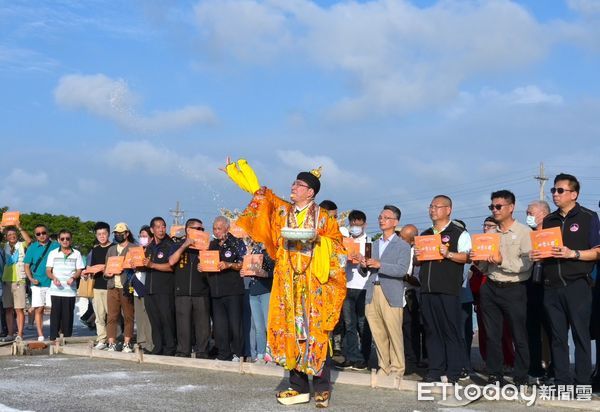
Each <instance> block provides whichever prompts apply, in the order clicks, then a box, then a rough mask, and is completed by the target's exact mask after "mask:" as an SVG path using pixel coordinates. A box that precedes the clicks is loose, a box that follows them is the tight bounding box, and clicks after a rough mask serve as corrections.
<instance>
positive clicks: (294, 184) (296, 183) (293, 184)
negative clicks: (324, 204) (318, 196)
mask: <svg viewBox="0 0 600 412" xmlns="http://www.w3.org/2000/svg"><path fill="white" fill-rule="evenodd" d="M294 186H300V187H305V188H307V189H310V186H309V185H305V184H303V183H301V182H299V181H297V180H296V181H295V182H293V183H292V187H294Z"/></svg>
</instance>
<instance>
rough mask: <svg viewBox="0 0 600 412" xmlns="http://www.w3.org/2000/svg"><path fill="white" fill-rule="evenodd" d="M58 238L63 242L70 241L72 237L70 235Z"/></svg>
mask: <svg viewBox="0 0 600 412" xmlns="http://www.w3.org/2000/svg"><path fill="white" fill-rule="evenodd" d="M58 240H60V241H61V242H65V241H70V240H71V238H70V237H61V238H60V239H58Z"/></svg>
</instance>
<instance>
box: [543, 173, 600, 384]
mask: <svg viewBox="0 0 600 412" xmlns="http://www.w3.org/2000/svg"><path fill="white" fill-rule="evenodd" d="M579 189H580V185H579V181H578V180H577V178H576V177H575V176H572V175H568V174H564V173H561V174H559V175H557V176H556V177H555V178H554V187H553V188H552V189H550V191H551V192H552V201H553V202H554V204H555V205H556V206H557V207H558V209H557V210H556V211H554V212H552V213H550V214H549V215H548V216H546V217H545V218H544V221H543V224H542V227H543V228H544V229H548V228H552V227H560V229H561V232H562V241H563V246H561V247H555V248H553V249H552V257H551V258H547V259H544V261H543V268H544V272H543V273H544V286H545V290H544V308H545V309H546V312H547V313H548V318H549V321H550V327H551V328H552V360H553V362H554V373H555V377H556V379H555V383H556V384H557V385H570V384H573V383H575V384H578V385H588V384H589V383H590V376H591V373H592V357H591V340H590V330H589V328H590V318H591V310H592V289H591V287H590V283H591V281H590V279H589V274H590V273H591V272H592V270H593V268H594V264H595V262H596V261H597V260H598V258H599V256H600V233H599V231H600V222H599V221H598V215H597V214H596V212H593V211H591V210H589V209H586V208H585V207H582V206H580V205H579V203H577V197H578V196H579ZM539 255H540V253H539V252H538V251H533V252H532V258H533V259H534V260H539ZM569 327H571V331H572V333H573V341H574V342H575V381H574V382H573V377H572V376H571V374H570V372H569V342H568V332H569Z"/></svg>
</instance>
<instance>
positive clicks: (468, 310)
mask: <svg viewBox="0 0 600 412" xmlns="http://www.w3.org/2000/svg"><path fill="white" fill-rule="evenodd" d="M460 306H461V314H462V316H461V322H462V325H463V332H464V333H463V336H464V348H465V360H464V368H465V369H466V370H467V371H471V370H472V368H471V347H472V346H473V302H465V303H461V305H460Z"/></svg>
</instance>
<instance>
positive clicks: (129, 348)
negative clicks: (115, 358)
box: [121, 343, 133, 353]
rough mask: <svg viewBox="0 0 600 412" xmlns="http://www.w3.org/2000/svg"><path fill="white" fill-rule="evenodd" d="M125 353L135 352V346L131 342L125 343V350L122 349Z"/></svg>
mask: <svg viewBox="0 0 600 412" xmlns="http://www.w3.org/2000/svg"><path fill="white" fill-rule="evenodd" d="M121 352H123V353H131V352H133V346H132V345H131V343H126V344H124V345H123V350H122V351H121Z"/></svg>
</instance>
